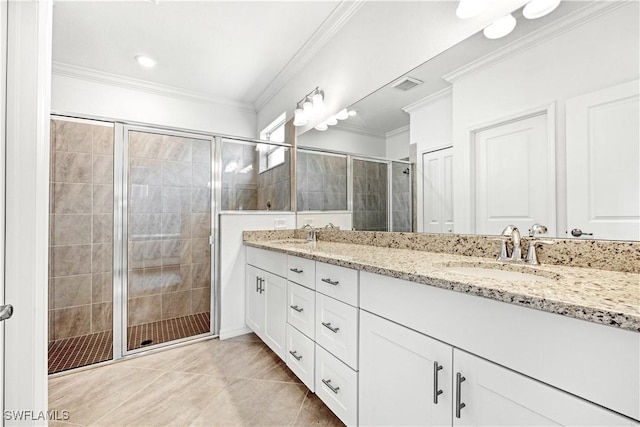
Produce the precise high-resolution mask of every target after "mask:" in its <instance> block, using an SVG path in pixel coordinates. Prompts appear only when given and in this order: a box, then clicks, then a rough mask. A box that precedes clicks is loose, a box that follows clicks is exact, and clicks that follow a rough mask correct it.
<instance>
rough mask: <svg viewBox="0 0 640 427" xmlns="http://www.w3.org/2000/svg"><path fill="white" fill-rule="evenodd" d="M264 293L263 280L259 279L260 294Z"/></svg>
mask: <svg viewBox="0 0 640 427" xmlns="http://www.w3.org/2000/svg"><path fill="white" fill-rule="evenodd" d="M263 292H264V279H263V278H262V277H261V278H260V293H263Z"/></svg>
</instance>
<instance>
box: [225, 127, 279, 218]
mask: <svg viewBox="0 0 640 427" xmlns="http://www.w3.org/2000/svg"><path fill="white" fill-rule="evenodd" d="M289 157H290V149H289V147H287V146H282V145H278V144H269V143H265V142H261V143H256V142H252V141H242V140H232V139H224V140H223V141H222V206H221V210H223V211H242V210H274V211H288V210H290V209H291V196H290V194H291V179H290V166H289V165H290V162H289Z"/></svg>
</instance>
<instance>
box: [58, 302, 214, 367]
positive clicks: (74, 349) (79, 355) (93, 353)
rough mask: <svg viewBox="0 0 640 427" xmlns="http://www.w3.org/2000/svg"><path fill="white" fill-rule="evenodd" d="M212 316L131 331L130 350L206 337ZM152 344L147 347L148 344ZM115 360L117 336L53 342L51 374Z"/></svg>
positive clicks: (98, 335)
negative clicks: (115, 338) (178, 340)
mask: <svg viewBox="0 0 640 427" xmlns="http://www.w3.org/2000/svg"><path fill="white" fill-rule="evenodd" d="M209 325H210V315H209V313H197V314H193V315H190V316H184V317H177V318H174V319H167V320H161V321H158V322H152V323H146V324H143V325H136V326H130V327H129V328H127V331H128V333H127V348H128V349H129V350H135V349H137V348H141V347H144V346H146V345H154V344H162V343H165V342H169V341H173V340H177V339H181V338H188V337H192V336H194V335H200V334H205V333H207V332H209V330H210V328H209ZM149 340H150V341H151V342H150V343H148V344H143V343H145V342H147V341H149ZM112 358H113V334H112V332H111V331H105V332H97V333H94V334H88V335H82V336H79V337H73V338H66V339H61V340H57V341H51V342H49V374H55V373H57V372H62V371H66V370H69V369H73V368H79V367H81V366H86V365H92V364H94V363H99V362H104V361H106V360H111V359H112Z"/></svg>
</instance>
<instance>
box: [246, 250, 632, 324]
mask: <svg viewBox="0 0 640 427" xmlns="http://www.w3.org/2000/svg"><path fill="white" fill-rule="evenodd" d="M244 244H245V245H247V246H252V247H256V248H261V249H269V250H273V251H277V252H283V253H286V254H290V255H295V256H299V257H302V258H308V259H312V260H315V261H321V262H326V263H329V264H335V265H339V266H342V267H348V268H354V269H358V270H362V271H368V272H370V273H376V274H381V275H385V276H389V277H395V278H398V279H404V280H409V281H412V282H417V283H422V284H425V285H430V286H436V287H439V288H443V289H449V290H453V291H457V292H464V293H468V294H471V295H476V296H481V297H485V298H491V299H495V300H498V301H503V302H507V303H510V304H516V305H520V306H524V307H529V308H535V309H538V310H543V311H548V312H551V313H556V314H560V315H564V316H569V317H574V318H577V319H583V320H587V321H590V322H595V323H600V324H603V325H608V326H613V327H617V328H621V329H626V330H630V331H634V332H640V274H637V273H623V272H616V271H608V270H598V269H593V268H578V267H565V266H558V265H540V266H529V265H513V264H507V263H499V262H497V261H495V260H493V259H490V258H480V257H473V256H462V255H452V254H445V253H435V252H425V251H417V250H410V249H396V248H385V247H376V246H368V245H358V244H350V243H336V242H329V241H317V242H315V243H307V242H306V241H305V240H300V239H287V240H266V241H265V240H262V241H250V240H245V242H244ZM459 267H463V268H464V267H481V268H487V269H496V270H504V271H515V272H525V273H528V274H530V275H532V276H533V277H530V278H531V279H532V280H529V281H510V280H505V279H503V278H490V277H477V276H475V275H474V274H473V273H472V275H469V274H467V273H466V272H460V270H459V271H454V270H455V269H456V268H459ZM527 277H529V276H527Z"/></svg>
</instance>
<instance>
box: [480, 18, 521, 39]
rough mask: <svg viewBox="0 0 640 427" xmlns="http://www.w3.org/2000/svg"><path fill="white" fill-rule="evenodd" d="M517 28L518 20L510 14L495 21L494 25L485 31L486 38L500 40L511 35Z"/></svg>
mask: <svg viewBox="0 0 640 427" xmlns="http://www.w3.org/2000/svg"><path fill="white" fill-rule="evenodd" d="M515 27H516V18H514V17H513V15H511V14H508V15H507V16H503V17H502V18H499V19H496V20H495V21H493V24H491V25H489V26H488V27H486V28H485V29H484V31H483V32H484V36H485V37H486V38H488V39H499V38H500V37H504V36H506V35H507V34H509V33H510V32H511V31H513V29H514V28H515Z"/></svg>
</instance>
